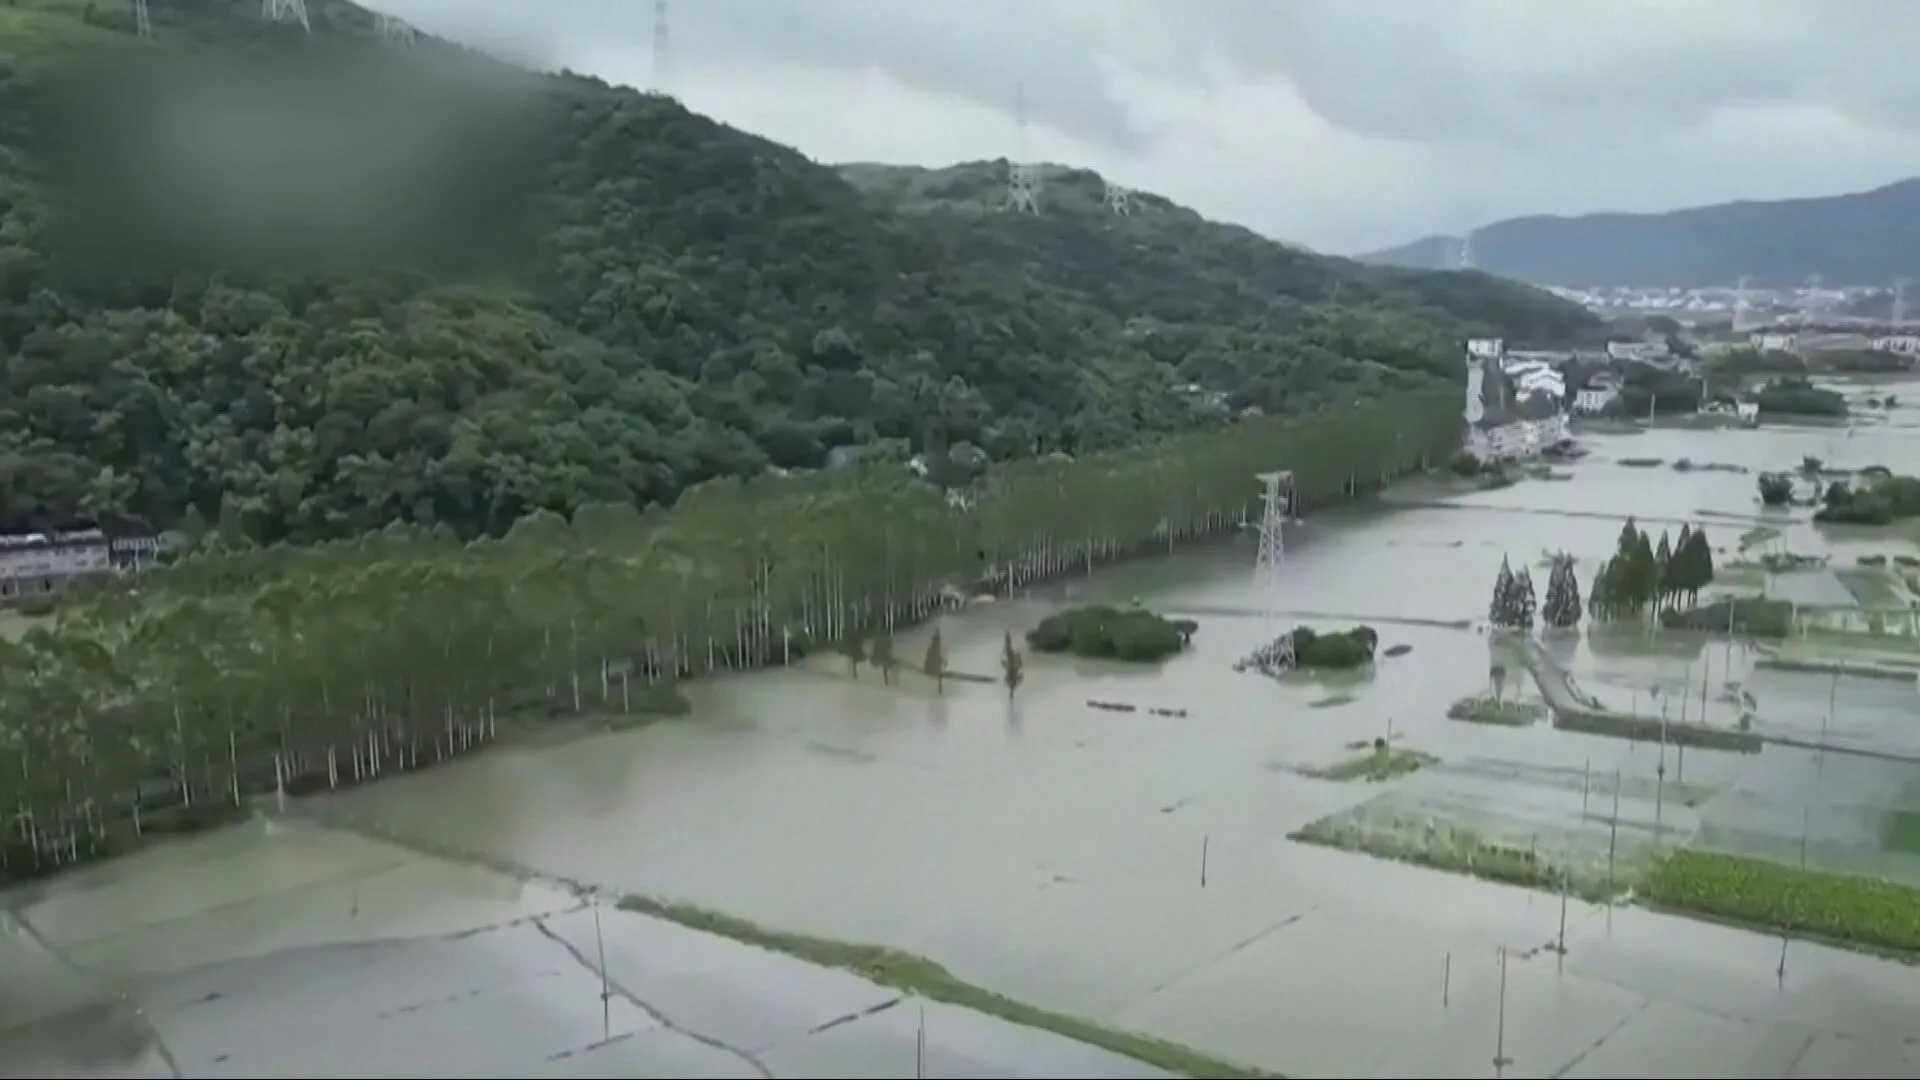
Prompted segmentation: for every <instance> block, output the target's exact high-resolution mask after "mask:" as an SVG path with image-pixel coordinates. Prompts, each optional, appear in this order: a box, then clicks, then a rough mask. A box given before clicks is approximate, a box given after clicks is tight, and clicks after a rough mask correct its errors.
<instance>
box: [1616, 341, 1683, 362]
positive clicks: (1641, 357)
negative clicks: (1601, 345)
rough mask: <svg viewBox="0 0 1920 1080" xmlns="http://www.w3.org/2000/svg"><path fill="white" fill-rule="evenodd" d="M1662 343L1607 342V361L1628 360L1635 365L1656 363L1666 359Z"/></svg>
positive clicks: (1663, 343)
mask: <svg viewBox="0 0 1920 1080" xmlns="http://www.w3.org/2000/svg"><path fill="white" fill-rule="evenodd" d="M1667 352H1668V350H1667V343H1666V342H1664V341H1609V342H1607V359H1609V360H1630V361H1632V362H1634V363H1637V364H1651V363H1658V362H1660V361H1662V360H1665V359H1666V358H1667Z"/></svg>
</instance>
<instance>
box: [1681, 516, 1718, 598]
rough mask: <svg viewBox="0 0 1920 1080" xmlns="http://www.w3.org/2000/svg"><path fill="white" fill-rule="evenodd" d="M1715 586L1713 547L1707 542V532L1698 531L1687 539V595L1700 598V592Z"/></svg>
mask: <svg viewBox="0 0 1920 1080" xmlns="http://www.w3.org/2000/svg"><path fill="white" fill-rule="evenodd" d="M1711 584H1713V545H1712V544H1710V543H1708V542H1707V530H1705V529H1696V530H1694V532H1693V535H1691V536H1689V537H1687V594H1688V596H1689V597H1690V598H1691V599H1694V600H1697V599H1699V597H1700V590H1701V589H1704V588H1706V587H1707V586H1709V585H1711Z"/></svg>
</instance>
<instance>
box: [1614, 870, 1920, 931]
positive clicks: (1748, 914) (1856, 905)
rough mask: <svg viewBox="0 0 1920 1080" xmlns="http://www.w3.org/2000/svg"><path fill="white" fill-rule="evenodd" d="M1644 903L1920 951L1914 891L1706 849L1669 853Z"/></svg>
mask: <svg viewBox="0 0 1920 1080" xmlns="http://www.w3.org/2000/svg"><path fill="white" fill-rule="evenodd" d="M1640 891H1641V892H1642V894H1644V895H1645V896H1646V898H1647V899H1648V900H1649V901H1651V902H1652V903H1654V904H1656V905H1658V906H1661V907H1667V908H1672V909H1675V910H1677V911H1684V912H1693V913H1696V914H1700V915H1706V916H1709V917H1711V918H1717V919H1725V920H1727V921H1729V922H1735V923H1743V924H1745V925H1748V926H1754V927H1758V928H1761V929H1766V930H1772V931H1777V932H1780V933H1785V934H1796V935H1801V936H1804V937H1812V938H1819V939H1822V940H1825V941H1831V942H1834V943H1837V944H1843V945H1854V946H1859V947H1863V948H1868V949H1878V950H1887V951H1891V952H1903V953H1920V889H1916V888H1914V887H1912V886H1910V885H1901V884H1899V883H1897V882H1892V881H1887V880H1884V879H1882V878H1872V877H1861V876H1857V875H1853V874H1830V873H1821V872H1818V871H1814V870H1801V869H1799V868H1797V867H1792V866H1783V865H1781V864H1779V863H1771V862H1765V861H1762V860H1759V859H1747V858H1742V857H1740V856H1737V855H1721V854H1715V853H1711V852H1700V851H1679V852H1675V853H1674V854H1673V855H1672V856H1670V857H1669V858H1668V859H1667V860H1666V861H1665V862H1663V863H1661V864H1660V866H1658V867H1656V868H1655V869H1654V871H1653V873H1652V874H1650V875H1648V876H1647V878H1646V879H1645V880H1644V881H1643V882H1642V883H1641V886H1640Z"/></svg>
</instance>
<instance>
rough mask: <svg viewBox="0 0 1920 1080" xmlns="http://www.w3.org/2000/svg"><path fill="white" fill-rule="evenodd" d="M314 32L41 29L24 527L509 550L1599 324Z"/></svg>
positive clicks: (34, 32)
mask: <svg viewBox="0 0 1920 1080" xmlns="http://www.w3.org/2000/svg"><path fill="white" fill-rule="evenodd" d="M308 6H309V8H310V9H311V11H312V13H313V21H314V26H313V32H312V33H311V34H309V33H307V32H305V31H302V30H301V29H299V28H297V27H291V26H284V25H272V26H270V25H266V24H264V23H263V22H262V21H261V19H260V6H259V4H258V3H257V2H256V0H153V3H152V4H151V9H152V16H153V22H154V25H155V31H156V35H155V38H154V39H151V40H147V39H142V38H140V37H138V36H137V35H136V34H135V27H134V23H133V18H132V14H131V7H130V6H129V7H128V8H127V9H125V10H122V9H120V8H119V7H118V5H113V4H107V3H98V4H95V3H84V2H76V0H14V2H11V3H8V4H5V5H4V6H0V144H3V145H4V148H5V151H6V153H5V155H4V161H0V349H4V350H5V352H6V354H7V356H8V358H9V362H8V367H7V377H6V379H5V380H4V383H3V384H0V526H3V527H8V528H18V527H20V526H22V525H25V524H28V523H35V522H47V521H52V520H56V519H61V518H66V517H71V516H74V515H90V516H99V515H110V514H133V515H138V516H141V517H145V518H147V519H148V520H151V521H153V522H155V523H157V524H160V525H174V524H177V523H181V522H188V523H191V522H192V521H193V519H196V518H205V519H207V520H210V521H211V520H216V519H218V520H220V521H221V522H223V523H224V525H225V527H226V529H227V531H228V532H230V533H240V534H246V535H249V536H251V537H253V538H255V539H259V540H269V541H270V540H278V539H282V538H290V539H295V540H315V539H324V538H328V537H338V536H351V535H355V534H359V533H362V532H365V531H366V530H369V529H372V528H377V527H379V526H381V525H383V524H385V523H387V522H390V521H395V520H404V521H416V522H423V523H445V524H448V525H451V526H452V527H454V528H455V529H456V531H458V532H460V533H462V534H463V535H473V534H477V533H481V532H493V533H498V532H500V531H503V530H504V529H505V528H506V526H507V525H508V524H509V523H511V522H512V521H513V520H515V519H517V518H519V517H521V516H523V515H524V514H526V513H528V512H531V511H533V510H537V509H553V510H559V511H563V512H565V511H571V510H572V509H574V508H576V507H578V506H581V505H583V504H587V503H593V502H603V501H631V502H638V503H643V504H645V503H662V502H667V501H670V500H672V499H674V498H676V497H677V496H678V494H679V493H680V492H681V491H683V490H685V489H686V488H688V487H689V486H691V485H693V484H696V483H698V482H700V481H702V480H704V479H708V478H711V477H714V476H721V475H730V474H753V473H758V472H761V471H764V470H766V469H768V468H769V467H779V468H811V467H816V466H819V465H821V464H822V463H823V462H824V461H826V460H827V458H828V455H829V452H830V451H831V450H833V449H834V448H837V447H847V446H871V447H876V448H877V449H876V450H875V451H873V452H880V453H893V454H898V453H904V452H905V450H906V449H907V448H910V447H923V446H927V445H930V444H938V445H953V444H957V443H962V442H965V443H971V444H974V445H976V446H978V447H981V448H983V449H984V450H985V451H986V452H987V453H988V454H989V455H990V456H993V457H998V458H1011V457H1018V456H1023V455H1030V454H1033V453H1035V452H1037V451H1046V450H1053V449H1065V450H1070V451H1082V450H1094V449H1100V448H1105V447H1112V446H1118V445H1123V444H1128V443H1135V442H1139V441H1141V440H1148V439H1154V438H1157V437H1161V436H1166V435H1171V434H1174V433H1180V432H1186V431H1192V430H1197V429H1203V428H1206V427H1209V426H1218V425H1223V424H1228V423H1232V422H1234V421H1233V416H1232V410H1231V409H1223V408H1222V407H1221V401H1220V396H1221V395H1227V396H1229V397H1231V398H1233V399H1235V400H1237V401H1238V402H1239V403H1241V404H1257V405H1260V406H1262V407H1264V408H1266V409H1269V410H1283V411H1284V410H1293V409H1297V408H1304V407H1306V406H1309V405H1312V404H1315V403H1318V402H1323V401H1330V400H1344V399H1347V398H1350V397H1352V396H1355V395H1363V394H1367V393H1371V392H1374V391H1376V390H1382V389H1384V388H1390V387H1393V386H1399V385H1412V384H1417V383H1421V382H1423V381H1430V380H1433V379H1435V378H1452V377H1454V376H1455V375H1456V374H1457V369H1458V364H1457V360H1458V347H1459V340H1458V339H1459V338H1460V337H1462V336H1465V335H1466V334H1467V333H1469V332H1497V333H1501V334H1503V335H1505V336H1508V337H1513V338H1523V339H1528V340H1543V339H1546V338H1553V337H1559V336H1563V335H1575V334H1581V333H1586V332H1589V331H1590V330H1591V329H1592V324H1591V321H1590V320H1589V319H1587V318H1586V316H1584V315H1583V314H1581V313H1580V312H1578V310H1577V309H1574V308H1572V307H1570V306H1567V305H1563V304H1559V303H1558V302H1556V301H1552V300H1550V299H1549V298H1547V297H1545V296H1544V295H1542V294H1538V293H1534V292H1531V291H1529V290H1526V289H1522V288H1519V287H1516V286H1512V285H1510V284H1505V283H1501V282H1497V281H1494V280H1492V279H1488V278H1485V277H1482V276H1479V275H1420V274H1404V273H1398V272H1392V271H1382V270H1377V269H1370V268H1365V267H1361V266H1359V265H1357V264H1353V263H1348V262H1344V261H1340V260H1330V259H1324V258H1321V257H1318V256H1314V255H1311V254H1308V253H1305V252H1300V251H1295V250H1292V249H1288V248H1285V247H1282V246H1280V245H1276V244H1272V243H1270V242H1268V241H1265V240H1261V239H1260V238H1258V237H1256V236H1254V235H1253V234H1251V233H1248V232H1245V231H1244V230H1238V229H1233V228H1231V227H1227V226H1219V225H1212V224H1208V223H1205V222H1201V221H1199V219H1198V218H1197V217H1195V216H1193V215H1191V214H1190V213H1186V212H1184V211H1178V210H1176V209H1175V208H1173V207H1171V206H1170V205H1168V204H1165V203H1163V202H1161V201H1159V200H1154V199H1151V198H1144V199H1143V200H1142V203H1143V205H1144V206H1145V207H1146V208H1147V211H1146V212H1143V213H1142V214H1141V215H1139V216H1138V217H1137V218H1134V219H1129V220H1127V221H1125V222H1121V223H1115V222H1113V221H1111V220H1109V219H1107V218H1102V217H1099V216H1098V215H1097V214H1095V213H1093V212H1092V210H1089V211H1088V212H1087V213H1086V214H1083V215H1069V214H1067V213H1065V212H1058V213H1056V212H1051V211H1050V212H1049V213H1048V214H1046V215H1043V216H1042V217H1040V218H1039V219H1038V220H1025V221H1020V220H1014V219H1012V218H1010V217H1005V216H988V215H982V214H978V213H976V214H974V215H972V218H973V220H972V221H971V223H970V222H969V219H968V216H967V215H965V214H960V213H952V214H943V213H933V212H929V211H931V210H934V209H937V207H933V206H929V205H924V204H923V203H920V202H915V201H914V200H909V199H903V198H895V199H893V200H891V201H892V202H893V203H894V204H895V205H892V206H889V205H887V203H888V201H889V200H886V199H882V198H879V197H876V196H875V195H874V194H873V193H872V192H871V190H870V189H871V186H872V184H871V182H872V181H873V180H874V178H875V177H876V176H878V175H880V174H879V173H877V172H876V171H874V170H855V172H856V174H859V175H862V176H863V183H862V185H861V187H866V188H869V190H868V191H862V190H860V189H859V188H857V187H856V186H855V185H853V184H849V183H848V182H847V181H846V180H845V179H843V177H842V175H841V174H840V173H839V172H836V171H835V170H833V169H831V168H827V167H823V166H819V165H816V164H814V163H813V162H810V161H808V160H807V159H806V158H804V157H802V156H801V155H800V154H798V153H796V152H794V151H792V150H790V149H788V148H785V147H781V146H778V145H776V144H774V143H771V142H769V141H767V140H764V139H760V138H757V137H755V136H752V135H749V134H745V133H742V132H739V131H736V130H733V129H731V128H728V127H726V126H724V125H721V124H718V123H715V122H714V121H712V120H709V119H707V118H705V117H701V116H698V115H695V114H692V113H689V112H687V111H686V110H685V109H683V108H681V107H680V106H679V105H678V104H676V103H675V102H673V101H671V100H668V99H665V98H661V97H657V96H649V95H645V94H640V93H637V92H634V91H630V90H624V89H618V88H614V87H610V86H608V85H606V84H604V83H602V82H599V81H596V80H592V79H586V78H579V77H573V76H564V77H546V76H534V75H531V74H527V73H524V72H517V71H513V70H512V69H509V68H506V67H505V66H504V65H499V64H496V63H493V62H491V61H488V60H486V59H485V58H483V57H479V56H477V55H475V54H472V53H469V52H466V51H464V50H461V49H458V48H455V47H453V46H450V45H448V44H446V43H444V42H436V41H430V40H422V41H421V42H420V43H419V47H417V48H413V49H399V48H393V47H387V46H385V45H384V44H383V43H382V41H381V39H380V36H379V34H378V33H377V32H376V29H375V16H373V15H372V14H371V13H370V12H368V11H367V10H365V9H362V8H359V7H357V6H355V5H352V4H349V3H344V2H340V0H309V5H308ZM989 171H990V170H989V169H988V168H987V167H984V166H982V167H966V168H963V169H961V170H958V171H957V172H956V173H955V174H954V175H956V176H960V177H965V176H968V175H970V174H974V173H977V174H978V175H979V177H980V178H981V180H980V182H981V183H982V184H986V179H985V177H986V174H987V173H988V172H989ZM901 175H906V174H901ZM1075 182H1078V183H1081V184H1083V185H1084V184H1090V183H1095V181H1093V180H1091V179H1090V178H1089V177H1088V176H1085V175H1081V176H1079V177H1078V179H1077V180H1076V181H1075ZM983 190H984V188H983ZM1062 190H1063V191H1064V190H1065V187H1064V182H1063V185H1062ZM1049 198H1050V205H1051V204H1052V201H1053V200H1054V199H1055V196H1053V195H1050V196H1049ZM910 204H911V205H910ZM1182 223H1185V227H1182ZM1096 226H1097V227H1096ZM1196 383H1197V384H1200V385H1201V386H1202V387H1204V388H1205V389H1208V390H1216V391H1219V392H1220V393H1219V394H1207V393H1196V392H1194V389H1193V384H1196Z"/></svg>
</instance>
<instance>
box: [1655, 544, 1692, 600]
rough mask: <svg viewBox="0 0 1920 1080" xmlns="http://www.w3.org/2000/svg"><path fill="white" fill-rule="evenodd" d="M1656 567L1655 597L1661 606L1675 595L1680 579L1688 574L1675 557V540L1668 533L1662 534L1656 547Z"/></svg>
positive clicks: (1678, 589) (1678, 588) (1683, 565)
mask: <svg viewBox="0 0 1920 1080" xmlns="http://www.w3.org/2000/svg"><path fill="white" fill-rule="evenodd" d="M1653 565H1654V567H1655V573H1654V581H1655V582H1656V584H1655V586H1654V590H1653V599H1654V600H1655V602H1656V603H1657V604H1658V605H1659V606H1663V607H1664V606H1665V605H1666V603H1667V601H1668V600H1669V599H1671V598H1672V597H1673V595H1674V594H1675V593H1677V592H1679V591H1680V581H1681V579H1682V578H1683V577H1685V576H1686V566H1685V564H1683V563H1678V562H1676V561H1675V560H1674V557H1673V542H1672V541H1671V540H1669V539H1667V534H1666V533H1664V532H1663V533H1661V534H1660V546H1659V547H1657V548H1655V549H1654V552H1653Z"/></svg>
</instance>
